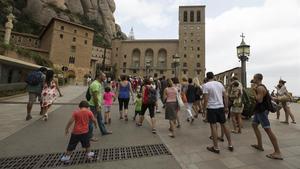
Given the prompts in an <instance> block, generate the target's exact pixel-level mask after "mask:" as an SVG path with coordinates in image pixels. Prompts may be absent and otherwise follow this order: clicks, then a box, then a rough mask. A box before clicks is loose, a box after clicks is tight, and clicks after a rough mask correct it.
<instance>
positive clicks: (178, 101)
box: [176, 94, 184, 108]
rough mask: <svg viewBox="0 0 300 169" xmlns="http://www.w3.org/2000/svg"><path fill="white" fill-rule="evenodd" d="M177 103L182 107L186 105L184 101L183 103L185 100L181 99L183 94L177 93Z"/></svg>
mask: <svg viewBox="0 0 300 169" xmlns="http://www.w3.org/2000/svg"><path fill="white" fill-rule="evenodd" d="M176 97H177V104H178V106H179V107H180V108H182V107H184V103H183V101H182V99H181V96H180V95H179V94H177V96H176Z"/></svg>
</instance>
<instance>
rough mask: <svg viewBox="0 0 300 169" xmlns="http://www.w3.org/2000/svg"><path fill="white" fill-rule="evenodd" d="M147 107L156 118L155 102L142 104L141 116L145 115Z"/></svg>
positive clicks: (152, 116)
mask: <svg viewBox="0 0 300 169" xmlns="http://www.w3.org/2000/svg"><path fill="white" fill-rule="evenodd" d="M147 109H149V114H150V117H151V118H154V109H155V104H143V105H142V111H141V114H140V115H141V116H144V115H145V113H146V111H147Z"/></svg>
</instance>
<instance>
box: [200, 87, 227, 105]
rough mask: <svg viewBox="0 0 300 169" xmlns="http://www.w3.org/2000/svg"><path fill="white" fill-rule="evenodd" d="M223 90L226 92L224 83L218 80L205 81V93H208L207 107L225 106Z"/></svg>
mask: <svg viewBox="0 0 300 169" xmlns="http://www.w3.org/2000/svg"><path fill="white" fill-rule="evenodd" d="M223 92H225V88H224V86H223V85H222V83H220V82H217V81H210V82H207V83H205V84H204V85H203V93H204V94H207V95H208V103H207V108H209V109H218V108H223V107H224V103H223Z"/></svg>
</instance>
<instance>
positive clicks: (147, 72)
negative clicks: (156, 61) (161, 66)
mask: <svg viewBox="0 0 300 169" xmlns="http://www.w3.org/2000/svg"><path fill="white" fill-rule="evenodd" d="M150 67H151V61H150V60H146V76H147V77H148V75H149V74H150Z"/></svg>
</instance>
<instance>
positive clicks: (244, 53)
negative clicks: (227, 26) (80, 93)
mask: <svg viewBox="0 0 300 169" xmlns="http://www.w3.org/2000/svg"><path fill="white" fill-rule="evenodd" d="M241 37H242V42H241V44H240V45H239V46H237V47H236V49H237V57H238V59H239V60H240V61H241V65H242V77H241V81H242V84H243V87H244V88H246V87H247V80H246V78H247V74H246V61H248V59H249V56H250V45H247V44H246V43H245V41H244V38H245V36H244V34H242V35H241Z"/></svg>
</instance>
